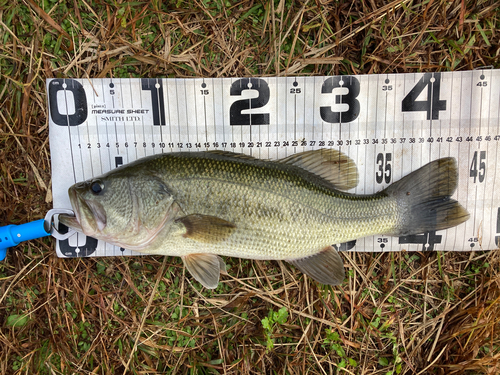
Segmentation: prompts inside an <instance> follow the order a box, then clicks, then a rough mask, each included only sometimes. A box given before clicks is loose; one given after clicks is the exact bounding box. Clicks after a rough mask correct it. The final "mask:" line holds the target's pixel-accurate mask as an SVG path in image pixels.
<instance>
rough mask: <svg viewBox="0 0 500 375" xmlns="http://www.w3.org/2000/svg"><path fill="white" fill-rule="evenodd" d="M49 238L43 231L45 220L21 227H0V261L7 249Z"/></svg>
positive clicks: (48, 234)
mask: <svg viewBox="0 0 500 375" xmlns="http://www.w3.org/2000/svg"><path fill="white" fill-rule="evenodd" d="M46 236H50V233H49V232H47V231H46V230H45V220H44V219H40V220H36V221H32V222H31V223H26V224H21V225H13V224H12V225H7V226H5V227H0V261H1V260H4V259H5V256H6V255H7V249H8V248H9V247H12V246H16V245H18V244H19V243H20V242H23V241H29V240H34V239H35V238H41V237H46Z"/></svg>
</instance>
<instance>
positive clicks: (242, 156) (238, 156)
mask: <svg viewBox="0 0 500 375" xmlns="http://www.w3.org/2000/svg"><path fill="white" fill-rule="evenodd" d="M205 152H206V153H207V154H212V155H221V156H227V157H231V158H235V159H243V160H259V159H257V158H256V157H254V156H251V155H247V154H241V153H238V152H232V151H225V150H209V151H205Z"/></svg>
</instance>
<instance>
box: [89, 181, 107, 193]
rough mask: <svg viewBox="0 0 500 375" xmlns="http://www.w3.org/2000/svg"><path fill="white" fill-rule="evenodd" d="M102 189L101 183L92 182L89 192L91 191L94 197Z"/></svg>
mask: <svg viewBox="0 0 500 375" xmlns="http://www.w3.org/2000/svg"><path fill="white" fill-rule="evenodd" d="M103 189H104V184H103V183H102V182H101V181H94V182H92V184H91V185H90V190H92V193H94V194H95V195H97V194H99V193H100V192H101V191H102V190H103Z"/></svg>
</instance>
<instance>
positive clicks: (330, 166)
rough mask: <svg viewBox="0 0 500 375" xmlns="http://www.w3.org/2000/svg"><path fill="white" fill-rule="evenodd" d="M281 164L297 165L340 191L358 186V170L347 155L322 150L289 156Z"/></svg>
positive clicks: (336, 151)
mask: <svg viewBox="0 0 500 375" xmlns="http://www.w3.org/2000/svg"><path fill="white" fill-rule="evenodd" d="M278 162H280V163H286V164H291V165H295V166H296V167H300V168H302V169H305V170H306V171H308V172H311V173H313V174H315V175H317V176H319V177H322V178H323V179H325V180H326V181H328V182H330V183H331V184H332V185H334V186H335V188H337V189H339V190H349V189H352V188H354V187H356V186H357V185H358V168H357V167H356V163H355V162H354V161H353V160H352V159H351V158H350V157H349V156H347V155H346V154H344V153H342V152H340V151H338V150H335V149H326V148H322V149H319V150H311V151H305V152H301V153H299V154H294V155H291V156H288V157H286V158H284V159H281V160H278Z"/></svg>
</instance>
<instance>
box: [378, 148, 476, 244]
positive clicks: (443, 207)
mask: <svg viewBox="0 0 500 375" xmlns="http://www.w3.org/2000/svg"><path fill="white" fill-rule="evenodd" d="M457 181H458V172H457V163H456V161H455V159H454V158H442V159H438V160H434V161H432V162H430V163H429V164H426V165H424V166H423V167H422V168H420V169H418V170H416V171H414V172H412V173H410V174H409V175H408V176H405V177H404V178H402V179H401V180H399V181H397V182H395V183H393V184H392V185H391V186H389V187H388V188H387V189H385V190H384V191H383V192H381V193H382V194H384V193H385V194H387V196H389V197H394V198H396V200H397V204H398V208H399V212H400V217H399V220H398V225H397V226H396V228H395V229H394V231H393V232H391V233H387V234H389V235H391V236H407V235H412V234H418V233H424V232H429V231H432V230H443V229H447V228H451V227H454V226H456V225H459V224H461V223H463V222H464V221H466V220H467V219H468V218H469V213H468V212H467V210H466V209H465V208H464V207H462V205H461V204H460V203H458V202H457V201H456V200H454V199H451V198H450V197H451V195H452V194H453V193H454V192H455V189H456V187H457Z"/></svg>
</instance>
